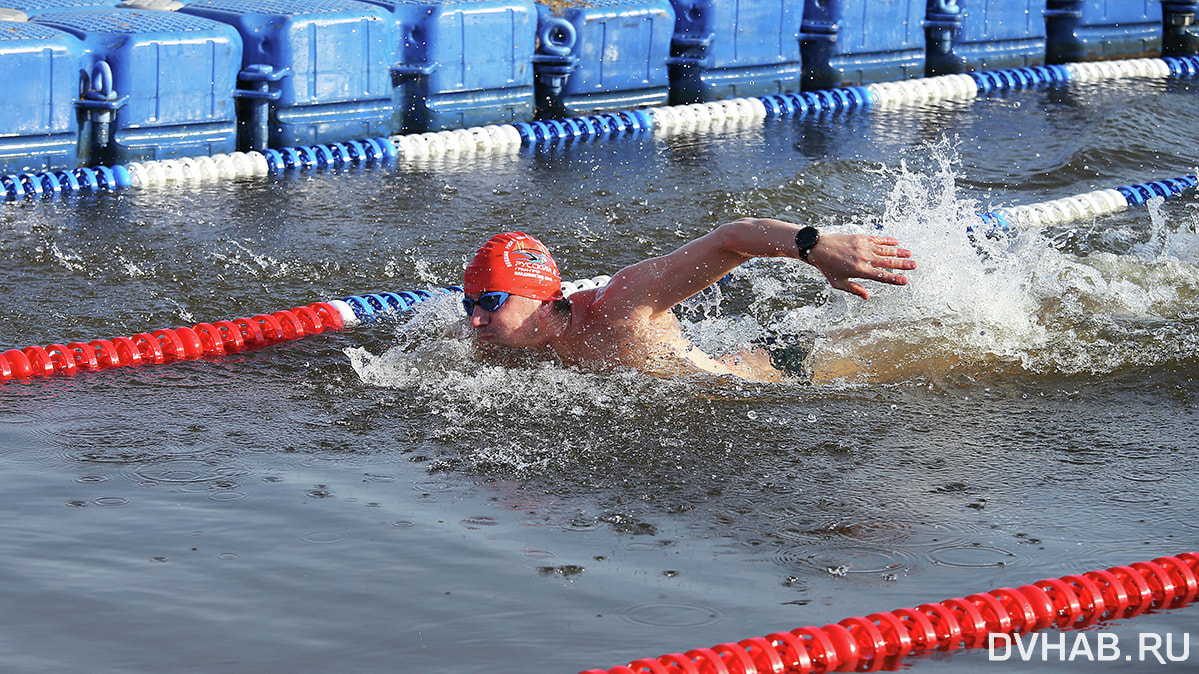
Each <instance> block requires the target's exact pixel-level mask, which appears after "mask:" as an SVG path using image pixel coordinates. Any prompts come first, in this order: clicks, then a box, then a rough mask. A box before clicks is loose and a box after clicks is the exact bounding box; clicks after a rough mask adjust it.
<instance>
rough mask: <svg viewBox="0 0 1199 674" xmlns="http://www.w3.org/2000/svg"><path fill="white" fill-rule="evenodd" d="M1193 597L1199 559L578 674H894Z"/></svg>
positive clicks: (1003, 591)
mask: <svg viewBox="0 0 1199 674" xmlns="http://www.w3.org/2000/svg"><path fill="white" fill-rule="evenodd" d="M1196 595H1199V553H1195V552H1185V553H1183V554H1180V555H1177V556H1173V557H1159V558H1158V559H1154V560H1153V561H1146V562H1135V563H1133V564H1129V565H1127V566H1117V567H1113V568H1110V569H1107V570H1100V571H1088V572H1086V573H1083V574H1072V575H1068V576H1064V577H1062V578H1052V579H1048V580H1041V581H1038V582H1036V583H1033V584H1031V585H1023V586H1021V587H1016V588H1012V587H1001V588H997V589H994V590H990V591H989V592H984V593H980V594H972V595H969V596H967V597H961V598H954V599H946V600H944V601H941V602H938V603H935V604H921V605H920V606H916V607H913V608H901V609H897V610H894V611H886V612H882V613H872V614H870V615H868V616H864V617H852V618H846V619H844V620H841V621H839V622H836V623H830V624H828V625H824V626H823V627H801V628H799V629H795V630H791V631H789V632H775V633H774V634H769V635H767V636H765V637H754V638H749V639H743V640H741V641H739V642H736V643H725V644H720V645H718V646H713V647H711V648H697V649H694V650H690V651H687V652H686V653H670V654H667V655H662V656H659V657H656V658H642V659H639V660H634V661H633V662H631V663H629V664H628V665H626V666H619V667H613V668H611V669H607V670H602V669H589V670H586V671H584V672H582V674H759V673H762V674H765V673H767V672H769V673H770V674H781V673H787V674H815V673H821V672H831V671H834V670H835V671H854V670H856V671H877V670H879V669H894V668H897V667H896V666H897V663H898V661H899V660H900V659H902V658H903V657H905V656H909V655H919V654H923V653H929V652H932V651H951V650H957V649H959V648H978V647H981V646H983V645H986V644H987V643H988V639H989V637H988V635H990V634H1007V635H1011V634H1021V633H1027V632H1033V631H1037V630H1043V629H1048V628H1056V629H1082V628H1086V627H1089V626H1091V625H1094V624H1095V623H1096V622H1098V621H1100V620H1117V619H1126V618H1132V617H1134V616H1137V615H1140V614H1142V613H1144V612H1145V611H1148V610H1163V609H1176V608H1181V607H1183V606H1186V605H1187V604H1189V603H1191V602H1193V601H1194V600H1195V598H1196Z"/></svg>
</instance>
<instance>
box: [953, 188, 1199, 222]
mask: <svg viewBox="0 0 1199 674" xmlns="http://www.w3.org/2000/svg"><path fill="white" fill-rule="evenodd" d="M1197 184H1199V178H1197V177H1196V176H1194V175H1186V176H1179V177H1177V178H1165V179H1162V180H1152V181H1149V182H1145V183H1137V184H1134V185H1122V186H1120V187H1116V188H1113V189H1107V190H1096V191H1094V192H1087V193H1086V194H1078V195H1075V196H1071V197H1066V198H1063V199H1054V200H1053V201H1045V202H1041V203H1035V204H1027V205H1023V206H1014V207H1010V208H997V209H995V210H994V211H989V212H987V213H981V214H979V216H978V217H979V219H981V220H982V222H983V226H984V229H985V230H986V233H987V234H998V233H1011V232H1015V231H1017V230H1018V229H1020V228H1022V227H1039V226H1047V225H1064V224H1069V223H1072V222H1079V221H1083V220H1093V219H1095V218H1098V217H1101V216H1104V215H1110V214H1112V213H1119V212H1120V211H1123V210H1125V209H1127V208H1129V207H1132V206H1143V205H1145V204H1146V203H1148V202H1149V200H1151V199H1153V198H1154V197H1161V198H1162V199H1173V198H1175V197H1179V196H1182V195H1184V194H1187V193H1188V191H1189V190H1192V189H1194V188H1195V186H1196V185H1197ZM966 231H967V232H975V231H976V228H975V227H967V228H966Z"/></svg>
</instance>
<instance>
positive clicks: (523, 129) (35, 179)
mask: <svg viewBox="0 0 1199 674" xmlns="http://www.w3.org/2000/svg"><path fill="white" fill-rule="evenodd" d="M1196 76H1199V56H1176V57H1168V58H1161V59H1126V60H1117V61H1096V62H1089V63H1073V64H1068V65H1053V66H1032V67H1027V68H1013V69H1007V70H994V71H985V72H976V73H970V74H960V75H942V76H937V77H926V78H920V79H913V80H904V81H899V82H881V83H875V84H868V85H865V86H857V87H844V88H840V89H827V90H822V91H808V92H803V93H788V94H773V95H769V96H759V97H754V98H733V99H726V100H721V101H712V102H709V103H695V104H690V105H675V106H663V107H657V108H647V109H639V110H623V111H618V112H610V113H600V114H594V115H586V116H581V117H572V118H567V119H552V120H541V121H534V122H520V123H517V124H500V125H490V126H484V127H471V128H467V129H458V130H455V131H439V132H433V133H422V134H407V135H396V136H391V137H388V138H370V139H366V140H356V141H349V142H344V143H328V144H320V145H310V146H304V147H292V148H283V149H278V150H274V149H271V150H264V151H262V152H255V151H251V152H232V153H229V154H220V155H214V156H211V157H188V158H185V159H168V160H154V161H146V162H132V163H130V164H127V165H117V166H112V167H106V166H98V167H92V168H88V167H81V168H76V169H72V170H69V171H48V172H40V173H21V174H10V175H3V176H0V187H2V188H3V190H4V198H5V200H7V201H19V200H23V199H33V198H38V197H41V198H54V197H59V196H62V195H67V194H73V193H78V192H98V191H112V190H117V189H122V188H126V187H150V186H158V185H166V184H172V183H189V182H193V181H198V180H219V179H230V178H242V177H250V176H262V175H279V174H282V173H285V172H287V171H305V170H325V169H330V168H336V167H341V166H348V165H354V164H373V163H387V162H390V161H392V160H395V159H404V160H419V159H429V158H435V157H441V156H447V155H454V154H458V155H466V154H469V153H475V152H500V151H514V150H518V149H520V148H522V147H534V148H536V147H540V146H544V145H550V144H554V143H558V142H562V141H567V140H584V139H597V138H604V137H609V136H613V135H618V134H630V133H631V134H637V133H650V132H652V133H658V134H674V133H679V132H687V131H693V130H699V129H712V128H714V127H717V126H719V125H728V124H738V125H744V124H756V123H761V122H762V121H763V120H766V119H771V118H789V117H797V116H803V115H808V114H820V113H826V112H840V111H849V110H856V109H867V108H871V107H890V106H897V105H912V104H920V103H928V102H935V101H948V100H969V99H971V98H974V97H976V96H978V95H980V94H987V93H991V92H1001V91H1009V90H1017V89H1025V88H1031V87H1035V86H1046V85H1054V84H1065V83H1070V82H1095V81H1099V80H1108V79H1121V78H1132V77H1142V78H1167V77H1176V78H1183V77H1186V78H1190V77H1196Z"/></svg>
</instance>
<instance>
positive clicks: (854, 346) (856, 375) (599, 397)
mask: <svg viewBox="0 0 1199 674" xmlns="http://www.w3.org/2000/svg"><path fill="white" fill-rule="evenodd" d="M925 159H926V160H928V161H927V163H928V166H927V167H923V168H920V169H913V168H911V167H909V166H908V165H906V164H900V165H899V166H897V167H893V168H884V169H882V171H883V173H884V174H885V175H886V177H887V179H888V180H889V182H890V184H891V189H890V192H889V193H888V194H887V195H886V196H885V198H884V199H882V200H881V201H882V210H881V212H880V213H878V214H877V215H876V216H874V217H863V216H861V215H860V214H853V215H852V216H849V215H847V218H846V219H847V220H850V221H852V223H851V224H849V225H846V226H845V227H844V228H843V229H844V231H862V232H873V231H877V229H878V228H881V231H883V232H885V233H888V234H890V235H893V236H896V237H898V238H899V239H900V240H901V241H902V242H903V244H904V245H906V246H907V247H909V248H911V250H912V251H913V256H914V257H915V258H916V259H917V260H918V261H919V264H920V267H919V269H917V270H916V271H914V272H911V273H910V274H909V277H910V283H909V285H907V286H904V287H891V286H882V285H878V284H871V287H870V290H871V292H872V297H871V299H870V300H868V301H862V300H860V299H858V298H856V297H852V296H850V295H848V294H845V293H841V292H837V291H831V290H829V289H828V287H827V285H826V284H825V283H824V281H823V279H822V278H820V277H819V276H818V275H817V274H816V273H815V272H814V271H813V270H812V269H811V268H810V267H808V266H807V265H804V264H803V263H800V262H798V261H793V260H769V261H763V262H762V263H760V264H754V265H749V266H747V267H746V268H744V269H741V270H738V272H736V273H735V274H734V275H733V278H732V280H731V282H730V283H728V284H727V285H724V286H717V287H714V288H712V289H709V290H708V291H705V292H704V293H701V294H700V295H699V296H697V297H695V298H693V299H691V300H689V301H688V302H687V303H685V306H684V307H682V309H681V310H680V316H681V319H682V323H683V326H684V331H685V333H686V334H687V335H688V336H689V337H690V338H691V339H692V340H693V341H695V342H696V343H697V344H698V345H699V346H700V347H701V348H704V349H705V350H708V351H710V352H712V353H722V352H728V351H731V350H734V349H737V348H743V347H744V346H745V345H747V344H749V343H751V342H752V341H753V340H755V339H757V338H759V337H761V336H763V335H766V334H768V333H800V332H803V333H807V332H814V333H816V334H817V335H818V336H819V337H818V341H817V368H818V370H819V369H820V368H821V367H822V365H821V364H823V367H825V368H826V373H825V375H824V376H823V379H822V380H821V381H822V382H823V383H825V384H831V385H832V386H820V385H818V386H815V387H810V388H807V387H796V386H793V385H791V386H789V385H752V386H750V385H748V384H746V383H744V382H740V383H738V382H732V381H729V380H727V379H723V380H712V379H705V378H703V377H683V378H679V379H659V378H655V377H650V376H647V375H643V374H641V373H638V372H631V371H618V372H613V373H602V374H599V373H592V372H584V371H579V370H575V369H570V368H563V367H561V366H560V365H558V364H556V363H554V362H547V361H545V360H537V359H535V358H530V359H528V360H524V361H517V362H511V361H509V362H504V363H496V362H491V361H488V360H485V359H483V358H481V357H480V354H479V352H478V349H477V346H476V344H475V342H474V340H473V339H472V336H471V334H470V329H469V327H468V326H467V325H466V323H465V321H464V320H463V319H462V314H461V309H460V307H459V305H458V302H457V298H456V297H455V296H443V297H441V298H440V299H437V300H433V301H429V302H425V303H422V304H421V305H420V306H419V308H418V309H417V310H416V311H414V312H411V313H410V314H408V315H406V316H405V317H403V319H402V320H401V322H400V323H399V324H398V327H397V331H396V335H395V345H394V346H392V347H390V348H389V349H387V350H386V351H384V352H383V353H381V354H378V355H376V354H373V353H371V352H369V351H367V350H365V349H362V348H356V349H350V350H348V355H349V357H350V359H351V363H352V365H353V367H354V369H355V370H356V371H357V373H358V375H359V376H360V378H361V379H362V381H363V382H365V383H366V384H369V385H372V386H378V387H383V388H387V389H399V390H402V391H404V392H406V395H407V397H408V400H409V402H408V403H406V404H411V405H413V406H414V407H415V408H417V409H419V410H421V413H422V414H427V415H429V417H430V418H431V419H436V422H435V423H431V424H429V425H428V427H427V429H426V437H427V438H428V439H429V440H430V441H432V442H433V443H434V444H437V445H438V446H442V447H444V446H446V445H447V444H448V445H450V446H453V447H455V448H456V451H455V452H452V453H450V455H449V456H448V457H445V458H443V459H442V460H443V461H445V462H450V463H453V462H457V461H469V462H470V463H471V464H472V465H473V466H475V467H488V466H502V467H504V468H505V469H514V468H515V469H528V468H538V467H540V466H544V465H546V464H555V463H561V461H562V459H563V457H564V456H566V455H573V457H574V459H575V460H576V461H575V462H572V463H576V465H577V460H579V459H581V458H585V459H586V461H587V462H589V464H590V465H591V466H592V467H596V466H602V465H604V462H605V461H608V460H617V459H618V458H619V457H615V456H607V455H606V452H609V451H612V448H614V447H615V448H622V449H620V450H619V451H626V452H643V453H644V455H645V456H653V457H657V458H660V459H661V460H662V461H669V458H668V457H669V456H671V455H672V453H673V452H674V451H675V450H674V449H672V447H674V448H676V449H677V448H678V447H687V451H689V452H692V453H694V452H695V451H697V450H696V449H695V448H696V447H705V448H706V449H705V450H704V451H713V452H724V451H732V448H731V447H729V446H727V445H728V443H729V440H730V438H731V437H733V435H735V434H732V435H731V434H730V433H728V432H717V431H712V434H711V437H707V436H706V435H705V434H706V433H707V430H706V429H707V428H709V427H713V428H715V427H717V426H716V425H717V424H718V423H725V424H729V425H733V424H737V423H739V422H737V421H736V420H737V419H738V418H740V419H744V418H745V409H744V405H743V403H744V401H745V400H746V398H752V399H755V400H761V399H763V398H766V399H769V398H771V397H778V396H781V397H782V398H785V399H786V400H785V401H784V404H785V405H787V406H790V407H794V406H795V405H796V403H797V402H799V403H800V404H801V405H802V400H803V399H804V398H805V397H808V396H820V395H823V394H822V393H821V391H825V392H826V394H829V395H837V394H836V391H838V390H840V388H841V387H842V386H844V385H851V386H854V387H862V386H867V387H869V386H876V385H879V384H881V383H893V382H899V383H905V382H918V383H923V382H925V381H929V380H936V379H937V378H939V377H945V376H953V375H956V374H957V373H961V374H963V375H965V376H966V377H969V378H976V377H980V376H981V377H989V378H1004V377H1008V378H1016V379H1018V378H1028V377H1043V376H1074V375H1080V374H1081V375H1100V376H1102V375H1106V374H1109V373H1111V372H1113V371H1116V370H1119V369H1121V368H1128V367H1130V366H1147V367H1155V366H1162V365H1163V364H1168V363H1170V362H1171V361H1177V360H1180V359H1183V360H1187V359H1189V360H1190V361H1193V360H1194V359H1195V355H1194V354H1195V353H1196V352H1197V351H1199V348H1197V346H1199V338H1197V336H1196V333H1199V330H1197V329H1196V325H1195V324H1196V321H1195V320H1194V319H1195V313H1196V312H1195V310H1194V307H1195V299H1196V296H1199V269H1197V267H1199V259H1197V256H1199V236H1197V235H1196V231H1195V230H1196V227H1195V222H1194V219H1193V218H1191V219H1187V218H1182V220H1181V221H1180V220H1179V219H1178V218H1177V217H1174V218H1173V220H1172V219H1171V217H1169V216H1167V215H1165V214H1164V212H1163V210H1162V209H1161V205H1160V204H1153V205H1151V208H1150V210H1149V213H1150V217H1149V218H1148V219H1149V220H1150V222H1149V223H1143V222H1142V223H1140V225H1139V226H1131V227H1129V231H1130V234H1129V236H1130V237H1133V238H1135V239H1136V242H1133V243H1129V242H1126V243H1127V244H1128V245H1127V246H1126V247H1127V248H1128V249H1129V250H1128V252H1126V253H1123V254H1116V253H1113V252H1109V251H1105V250H1098V249H1095V250H1072V249H1070V247H1069V246H1067V245H1064V244H1063V241H1066V240H1069V239H1070V238H1071V237H1064V236H1063V232H1062V231H1048V230H1046V231H1041V230H1034V229H1028V230H1021V231H1019V232H1016V233H1015V234H1014V235H1009V234H1005V235H1002V236H993V237H988V236H984V235H981V234H980V235H976V236H975V235H969V234H967V228H968V227H971V226H977V225H978V224H979V222H980V221H979V219H978V218H977V215H976V213H977V212H978V210H979V206H978V204H977V203H975V202H974V201H973V200H972V199H970V198H966V197H963V196H961V195H960V194H959V192H958V188H957V186H956V183H955V159H954V153H953V150H952V147H950V146H949V145H948V144H940V145H937V146H935V147H933V148H931V149H930V150H929V151H928V154H927V157H925ZM1130 217H1136V216H1130ZM1139 217H1140V220H1142V221H1143V220H1145V219H1146V218H1145V215H1144V213H1143V212H1142V214H1141V215H1140V216H1139ZM1105 226H1107V225H1105V223H1102V222H1099V223H1082V225H1081V228H1082V229H1083V230H1085V229H1088V228H1091V229H1093V228H1102V227H1105ZM730 401H732V403H731V404H730ZM697 418H702V419H703V422H702V423H701V422H700V421H695V422H690V421H688V422H686V423H682V424H680V422H679V420H680V419H697ZM780 418H784V417H780ZM785 418H788V419H794V418H801V415H797V414H795V413H794V410H790V411H789V414H788V415H787V416H786V417H785ZM721 420H723V421H721ZM780 423H782V424H783V426H786V425H787V423H790V422H789V421H783V422H780ZM726 430H727V428H726ZM793 430H795V429H792V428H790V427H787V428H781V427H780V428H777V429H774V430H773V431H772V432H773V433H775V434H781V435H786V434H787V433H789V432H791V431H793ZM744 439H745V438H744V437H739V438H738V440H739V441H744ZM705 441H710V445H705V444H704V443H705ZM663 457H665V458H663ZM657 458H656V459H655V460H657ZM597 471H599V472H602V470H600V469H599V468H597Z"/></svg>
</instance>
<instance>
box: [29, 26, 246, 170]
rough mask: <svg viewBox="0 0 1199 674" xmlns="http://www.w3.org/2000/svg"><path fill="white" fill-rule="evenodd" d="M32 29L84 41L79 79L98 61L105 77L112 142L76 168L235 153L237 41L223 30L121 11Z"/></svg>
mask: <svg viewBox="0 0 1199 674" xmlns="http://www.w3.org/2000/svg"><path fill="white" fill-rule="evenodd" d="M31 21H34V22H36V23H39V24H42V25H46V26H51V27H53V28H56V29H58V30H62V31H65V32H68V33H71V34H72V35H74V36H76V37H77V38H79V39H80V41H82V43H83V46H84V49H85V52H86V53H85V55H84V59H83V63H82V64H80V65H81V67H80V71H81V72H82V73H85V74H94V73H95V72H96V70H97V67H98V66H99V64H100V62H101V61H103V62H106V63H107V64H108V67H109V68H110V69H111V72H112V82H111V85H112V91H113V92H114V94H115V98H114V100H113V101H112V102H111V103H112V105H111V108H110V109H111V110H113V111H114V119H113V121H112V123H111V137H112V141H111V143H110V145H109V147H108V148H106V149H105V150H104V151H103V154H102V155H98V156H92V157H90V158H87V159H85V158H84V157H80V160H81V161H91V162H93V163H94V162H97V161H99V162H100V163H110V164H111V163H128V162H131V161H142V160H148V159H169V158H175V157H185V156H196V155H209V154H216V153H221V152H231V151H233V150H234V149H235V148H236V142H237V117H236V114H235V110H234V103H233V90H234V86H235V84H236V76H237V67H238V64H239V63H240V61H241V41H240V39H239V38H238V36H237V33H236V32H235V31H233V30H232V29H231V28H229V27H228V26H223V25H221V24H219V23H215V22H213V21H207V20H205V19H201V18H199V17H194V16H186V15H182V14H176V13H174V12H160V11H145V10H127V9H81V10H75V11H68V12H55V13H48V14H39V15H37V16H35V17H32V19H31ZM76 77H79V75H78V74H77V75H76ZM93 82H94V77H93ZM80 98H88V96H87V95H86V94H85V95H84V96H80ZM80 105H81V106H82V102H81V104H80Z"/></svg>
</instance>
